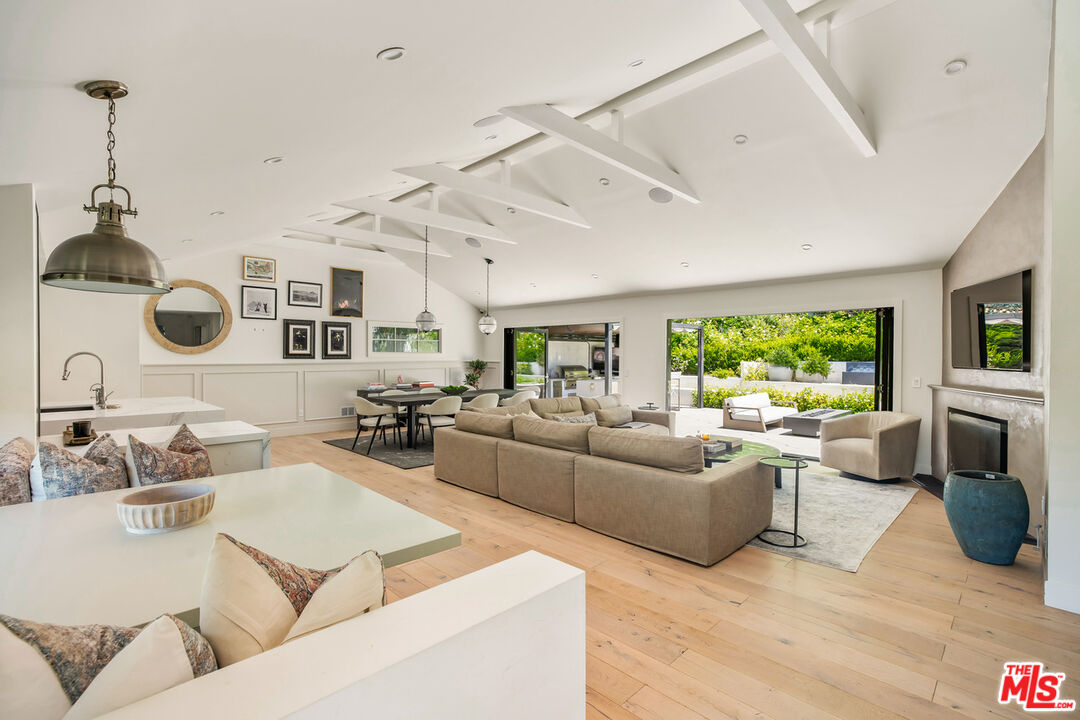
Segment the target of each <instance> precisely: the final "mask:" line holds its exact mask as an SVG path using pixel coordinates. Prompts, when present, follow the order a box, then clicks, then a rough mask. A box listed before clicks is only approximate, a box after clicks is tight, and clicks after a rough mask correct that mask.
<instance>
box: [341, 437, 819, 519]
mask: <svg viewBox="0 0 1080 720" xmlns="http://www.w3.org/2000/svg"><path fill="white" fill-rule="evenodd" d="M391 437H392V436H391V435H390V434H389V433H387V436H386V439H387V444H386V445H383V444H382V439H377V440H376V441H375V445H374V446H373V447H372V448H371V455H368V454H367V447H368V443H369V442H370V441H371V436H370V435H368V434H367V433H364V434H363V435H361V436H360V441H359V442H357V443H356V449H355V450H352V451H351V452H354V453H356V454H357V455H363V456H364V457H370V458H371V459H372V460H378V461H380V462H384V463H387V464H388V465H393V466H394V467H399V468H401V469H403V470H411V469H413V468H418V467H427V466H428V465H434V464H435V451H434V450H432V447H431V441H430V439H429V440H427V441H423V440H418V441H417V442H418V443H419V446H418V447H416V448H415V449H413V450H409V449H408V448H405V449H404V450H398V446H397V442H395V441H392V440H391ZM323 442H324V443H326V444H327V445H333V446H334V447H338V448H341V449H342V450H349V449H350V448H351V447H352V444H353V436H352V435H350V436H349V437H347V438H341V439H340V440H323ZM800 504H801V503H800Z"/></svg>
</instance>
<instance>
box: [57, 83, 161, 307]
mask: <svg viewBox="0 0 1080 720" xmlns="http://www.w3.org/2000/svg"><path fill="white" fill-rule="evenodd" d="M84 90H85V92H86V94H87V95H89V96H90V97H92V98H94V99H96V100H108V101H109V130H108V132H107V133H106V134H105V137H106V139H107V140H108V142H107V143H106V146H105V147H106V151H107V152H108V155H109V158H108V163H107V168H108V180H107V182H105V183H104V184H102V185H95V186H94V187H93V189H92V190H90V204H89V205H84V206H83V210H85V211H86V212H89V213H97V224H96V225H94V230H93V231H92V232H88V233H84V234H82V235H76V236H75V237H73V238H69V239H67V240H65V241H64V242H62V243H60V244H59V245H58V246H57V247H56V249H54V250H53V251H52V253H51V254H50V255H49V259H48V261H47V262H46V263H45V271H44V272H43V273H42V274H41V282H43V283H45V284H46V285H54V286H56V287H62V288H69V289H71V290H88V291H91V292H109V293H130V294H136V295H161V294H163V293H167V292H169V291H170V290H172V288H171V287H169V281H168V280H167V279H166V277H165V267H164V265H162V264H161V260H159V259H158V256H157V255H155V254H154V252H153V251H152V250H150V248H148V247H146V246H145V245H143V244H141V243H138V242H136V241H135V240H133V239H132V238H130V237H128V234H127V230H126V229H125V228H124V216H125V215H130V216H131V217H135V216H136V215H138V210H136V209H134V208H132V207H131V193H130V192H129V191H128V189H127V188H126V187H124V186H123V185H117V184H116V161H115V160H114V159H113V153H112V151H113V148H114V147H115V146H116V136H115V135H114V134H113V125H114V124H116V100H118V99H119V98H122V97H124V96H126V95H127V94H128V89H127V86H126V85H124V83H122V82H118V81H116V80H96V81H94V82H91V83H87V84H86V86H85V87H84ZM102 188H105V189H107V190H108V191H109V199H108V200H104V201H102V202H100V203H97V202H95V199H94V196H95V195H96V194H97V191H98V190H101V189H102ZM116 190H123V191H124V195H126V196H127V207H126V208H125V207H124V206H123V205H121V204H120V203H117V202H114V201H113V193H114V191H116Z"/></svg>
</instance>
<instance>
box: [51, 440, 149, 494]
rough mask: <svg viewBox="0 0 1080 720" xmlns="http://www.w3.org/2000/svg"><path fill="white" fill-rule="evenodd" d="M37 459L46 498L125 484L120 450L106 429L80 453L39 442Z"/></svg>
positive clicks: (124, 472)
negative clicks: (39, 464)
mask: <svg viewBox="0 0 1080 720" xmlns="http://www.w3.org/2000/svg"><path fill="white" fill-rule="evenodd" d="M38 459H39V461H40V463H41V483H42V489H43V490H44V491H45V498H46V499H48V500H51V499H53V498H58V497H69V496H71V495H85V494H87V493H95V492H104V491H106V490H119V489H120V488H126V487H128V473H127V466H126V465H125V464H124V454H123V453H122V452H120V448H119V447H117V445H116V441H115V440H113V439H112V437H111V436H110V435H109V433H105V434H103V435H101V436H100V437H98V439H97V440H95V441H94V442H92V443H90V445H89V447H87V448H86V453H85V454H84V455H83V456H82V457H79V456H78V455H76V454H75V453H72V452H68V451H67V450H64V449H63V448H58V447H56V446H55V445H52V444H50V443H46V442H43V443H41V444H40V445H39V446H38Z"/></svg>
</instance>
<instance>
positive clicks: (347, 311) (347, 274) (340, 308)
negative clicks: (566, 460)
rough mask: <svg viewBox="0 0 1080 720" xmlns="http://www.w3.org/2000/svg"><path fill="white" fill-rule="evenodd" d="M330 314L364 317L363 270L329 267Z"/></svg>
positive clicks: (334, 315)
mask: <svg viewBox="0 0 1080 720" xmlns="http://www.w3.org/2000/svg"><path fill="white" fill-rule="evenodd" d="M330 315H331V316H332V317H354V318H361V317H364V271H363V270H348V269H346V268H336V267H332V268H330Z"/></svg>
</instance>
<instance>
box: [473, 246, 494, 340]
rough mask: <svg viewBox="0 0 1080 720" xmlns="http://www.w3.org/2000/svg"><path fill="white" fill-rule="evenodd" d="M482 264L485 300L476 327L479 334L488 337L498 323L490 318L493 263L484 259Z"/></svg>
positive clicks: (489, 259) (488, 259)
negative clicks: (478, 329) (485, 276)
mask: <svg viewBox="0 0 1080 720" xmlns="http://www.w3.org/2000/svg"><path fill="white" fill-rule="evenodd" d="M484 262H486V263H487V300H486V301H485V302H484V315H483V317H481V318H480V322H479V323H477V325H478V326H479V327H480V332H482V333H484V334H485V335H490V334H491V333H493V332H495V328H497V327H498V326H499V323H498V322H496V321H495V318H493V317H492V316H491V266H492V265H493V264H494V263H495V261H494V260H492V259H491V258H484Z"/></svg>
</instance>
